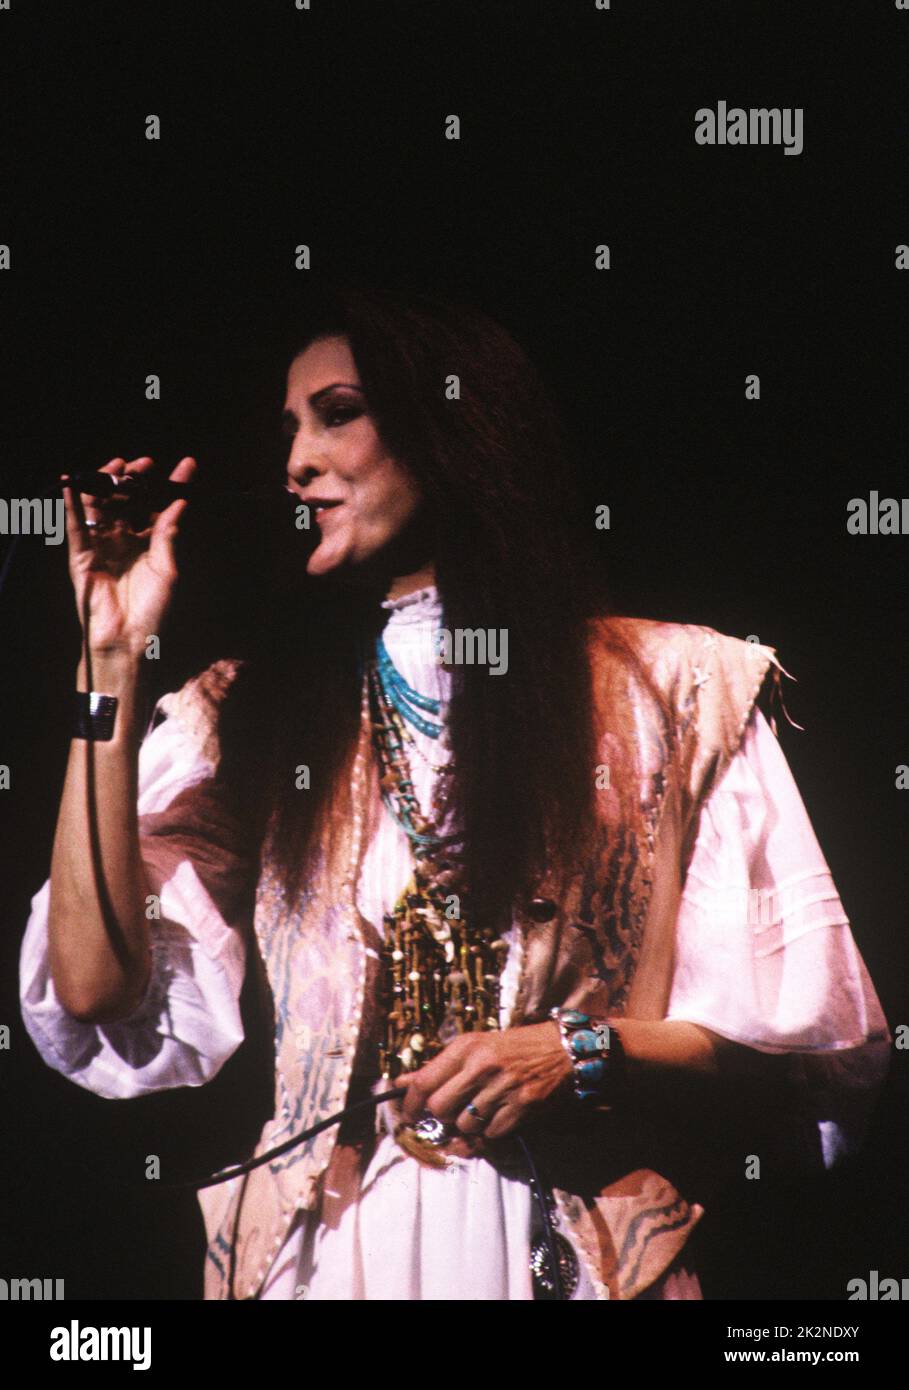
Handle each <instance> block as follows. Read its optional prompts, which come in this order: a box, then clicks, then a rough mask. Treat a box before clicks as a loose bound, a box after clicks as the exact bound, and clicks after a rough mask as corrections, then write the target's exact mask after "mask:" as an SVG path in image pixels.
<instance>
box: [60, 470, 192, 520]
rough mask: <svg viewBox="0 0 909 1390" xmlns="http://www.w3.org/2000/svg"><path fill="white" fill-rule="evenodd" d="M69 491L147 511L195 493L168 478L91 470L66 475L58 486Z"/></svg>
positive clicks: (185, 485) (185, 484) (188, 483)
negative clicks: (120, 501)
mask: <svg viewBox="0 0 909 1390" xmlns="http://www.w3.org/2000/svg"><path fill="white" fill-rule="evenodd" d="M64 485H65V486H67V487H71V488H73V489H74V490H75V491H76V492H83V493H85V495H86V496H87V497H96V498H99V497H118V498H122V499H124V500H127V499H128V500H132V501H136V502H138V501H141V502H142V503H143V504H144V505H145V506H146V507H151V508H152V510H157V508H158V505H160V506H161V507H166V506H167V505H168V503H170V502H173V501H175V500H176V498H178V497H192V495H193V493H194V492H196V491H197V489H196V487H195V486H194V484H193V483H191V482H186V483H173V482H171V480H170V479H169V478H161V477H156V476H155V475H153V474H148V473H123V474H121V475H120V476H119V477H118V476H117V475H116V474H114V473H97V472H95V471H93V470H91V469H89V470H86V471H83V472H79V473H68V474H66V476H65V477H64V478H63V479H61V481H60V484H59V486H61V487H63V486H64Z"/></svg>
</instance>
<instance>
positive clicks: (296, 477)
mask: <svg viewBox="0 0 909 1390" xmlns="http://www.w3.org/2000/svg"><path fill="white" fill-rule="evenodd" d="M321 471H322V470H321V469H319V468H318V467H317V466H316V465H315V464H312V463H290V464H288V467H287V476H288V477H289V478H290V479H292V481H293V482H295V483H296V484H297V485H298V486H299V487H307V486H308V485H309V484H310V483H311V482H312V481H313V479H314V478H318V476H319V473H320V472H321Z"/></svg>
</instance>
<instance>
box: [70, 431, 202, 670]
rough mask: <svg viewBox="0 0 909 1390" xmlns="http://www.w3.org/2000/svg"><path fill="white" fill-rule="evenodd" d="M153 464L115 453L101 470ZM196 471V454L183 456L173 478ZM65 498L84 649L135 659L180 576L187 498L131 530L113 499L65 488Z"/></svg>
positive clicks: (135, 470)
mask: <svg viewBox="0 0 909 1390" xmlns="http://www.w3.org/2000/svg"><path fill="white" fill-rule="evenodd" d="M151 467H152V460H151V459H150V458H148V457H142V458H137V459H134V460H133V461H132V462H131V463H127V462H126V460H125V459H122V458H115V459H111V461H110V463H107V464H105V465H104V467H103V468H102V469H100V470H99V471H100V472H102V473H115V474H118V475H119V474H122V473H144V472H146V471H147V470H148V469H149V468H151ZM195 470H196V463H195V460H194V459H192V458H184V459H181V460H180V462H179V463H178V464H177V466H176V468H175V469H174V470H173V472H172V473H171V474H170V480H171V481H172V482H175V483H184V482H187V481H188V480H189V479H190V478H191V477H192V476H193V474H194V472H195ZM64 476H65V475H64ZM63 497H64V502H65V506H66V534H67V544H68V549H69V573H70V578H71V579H72V582H73V589H74V590H75V596H76V608H77V611H78V614H79V621H80V622H81V624H82V633H83V644H84V649H85V650H87V651H88V652H90V653H93V654H97V655H101V654H103V655H111V654H117V655H126V656H129V657H131V658H134V659H135V658H137V657H140V656H142V655H144V653H145V651H146V649H147V642H148V638H149V637H150V636H155V635H157V634H159V633H160V630H161V624H162V621H163V619H164V615H165V613H166V611H167V609H168V607H169V605H170V601H171V598H172V595H173V590H174V586H175V584H176V581H177V564H176V557H175V554H174V541H175V539H176V536H177V532H178V530H179V521H180V517H181V516H182V514H183V511H184V510H185V508H186V506H187V502H186V499H185V498H177V499H176V500H175V501H173V502H171V503H170V505H169V506H167V507H165V508H164V510H163V511H161V512H158V513H152V515H151V518H150V524H149V525H148V526H147V527H146V528H145V529H144V530H142V531H133V530H132V528H131V527H130V526H129V525H128V524H127V522H126V521H125V520H124V519H123V517H122V504H121V506H120V507H118V506H117V504H116V502H111V501H110V500H106V501H105V500H101V499H99V498H93V497H89V496H88V495H87V494H81V493H77V492H76V491H75V490H74V489H72V488H69V487H66V486H64V487H63ZM118 512H119V513H120V514H119V515H118ZM88 522H97V523H98V525H97V526H94V527H93V526H89V525H88V524H87V523H88Z"/></svg>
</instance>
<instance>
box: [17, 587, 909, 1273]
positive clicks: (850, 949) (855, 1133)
mask: <svg viewBox="0 0 909 1390" xmlns="http://www.w3.org/2000/svg"><path fill="white" fill-rule="evenodd" d="M385 607H386V608H387V609H388V610H389V618H388V622H387V624H386V627H385V632H384V639H385V643H386V646H387V648H388V652H389V655H390V656H391V658H392V660H393V661H394V664H395V665H396V667H397V668H398V670H399V671H400V672H401V674H402V675H403V676H404V678H405V679H406V680H407V681H408V682H409V683H410V684H411V685H412V686H414V687H415V688H416V689H418V690H420V691H421V692H423V693H424V694H427V695H431V696H434V697H436V698H439V699H440V700H441V702H442V713H443V717H444V711H445V700H446V698H447V695H448V679H449V678H448V676H447V673H446V672H445V671H444V670H442V668H441V667H440V666H439V665H438V664H437V662H436V660H435V652H434V647H433V636H434V633H435V631H436V629H437V628H438V625H439V623H440V620H441V605H440V603H439V599H438V595H437V593H436V590H435V589H434V588H428V589H423V590H420V591H418V592H417V593H415V594H410V595H407V596H406V597H405V598H403V599H398V600H394V601H388V602H387V603H386V604H385ZM411 732H412V734H413V737H414V739H415V742H416V756H415V757H414V758H413V759H412V767H411V771H412V775H413V781H414V788H415V792H416V795H417V797H418V799H419V801H420V803H421V806H422V807H423V808H424V810H425V809H428V804H429V798H430V795H431V791H432V786H433V782H434V777H435V775H436V774H435V773H434V772H433V769H432V766H431V765H432V764H436V765H438V764H439V763H440V762H441V761H443V760H444V759H445V758H446V757H447V756H448V753H447V748H446V747H445V746H444V744H443V746H440V744H442V742H443V741H442V740H438V741H434V740H432V739H430V738H428V737H427V736H425V735H423V734H421V733H419V731H417V730H411ZM212 772H213V768H212V766H211V764H210V763H208V762H207V761H206V760H205V758H204V757H203V756H202V755H201V754H200V752H199V751H198V749H197V747H196V745H195V744H194V743H193V742H192V741H191V739H190V737H189V735H188V733H187V732H186V731H185V730H184V729H183V728H182V727H181V725H180V723H179V721H178V719H177V718H175V717H169V718H166V719H165V720H164V721H163V723H161V724H159V725H158V726H157V727H156V728H154V729H153V730H152V732H151V733H150V734H148V735H147V737H146V738H145V740H144V741H143V743H142V746H141V749H140V754H139V803H138V808H139V831H140V841H141V847H142V855H143V861H144V864H145V869H146V873H147V877H148V881H149V887H150V889H151V891H152V892H154V893H157V894H158V895H159V896H160V901H161V918H160V920H155V921H153V922H151V923H150V925H151V928H152V932H153V964H152V975H151V979H150V982H149V987H148V990H147V992H146V996H145V999H144V1001H143V1003H142V1005H141V1006H140V1007H139V1009H138V1010H137V1011H136V1012H135V1014H133V1015H132V1016H131V1017H130V1018H129V1019H126V1020H122V1021H119V1022H117V1023H107V1024H93V1023H85V1022H80V1021H79V1020H78V1019H75V1018H73V1017H71V1016H70V1015H69V1014H67V1013H66V1012H65V1011H64V1010H63V1009H62V1007H61V1006H60V1004H59V1002H58V1000H57V997H56V993H55V990H54V985H53V981H52V979H51V976H50V970H49V964H48V941H47V917H48V900H49V896H50V884H49V882H47V883H45V884H44V885H43V887H42V888H41V889H40V890H39V891H38V893H37V894H36V895H35V897H34V898H33V900H32V908H31V915H30V917H29V921H28V925H27V928H26V932H25V938H24V941H23V945H22V954H21V967H20V992H21V1002H22V1013H23V1018H24V1021H25V1026H26V1028H27V1029H28V1032H29V1034H30V1035H31V1037H32V1040H33V1041H34V1043H35V1046H36V1047H37V1049H38V1051H39V1053H40V1054H41V1056H42V1057H43V1058H44V1060H45V1061H46V1062H47V1063H48V1065H49V1066H51V1067H53V1068H54V1069H55V1070H57V1071H59V1072H62V1073H63V1075H65V1076H68V1077H69V1078H70V1079H71V1080H72V1081H74V1082H76V1083H77V1085H80V1086H84V1087H85V1088H86V1089H88V1090H90V1091H93V1092H95V1093H96V1094H98V1095H101V1096H106V1097H109V1098H112V1099H115V1098H125V1097H130V1096H136V1095H142V1094H145V1093H147V1092H150V1091H158V1090H165V1089H168V1088H171V1087H175V1086H200V1085H203V1084H204V1083H205V1082H206V1081H208V1080H210V1079H211V1077H213V1076H214V1075H215V1074H216V1073H217V1071H218V1070H219V1068H220V1067H221V1066H222V1065H223V1063H224V1062H225V1061H226V1060H227V1058H228V1057H229V1056H230V1055H231V1054H232V1053H233V1052H234V1051H235V1050H236V1048H237V1047H238V1046H239V1045H240V1043H241V1042H242V1041H243V1026H242V1022H241V1018H240V1007H239V998H240V990H241V986H242V983H243V976H244V970H245V963H246V951H245V945H244V935H243V931H242V927H241V924H240V923H238V922H235V921H232V920H231V919H230V913H229V912H228V910H227V909H226V908H224V907H222V906H219V901H218V899H219V892H218V872H217V870H218V863H219V858H218V856H219V849H218V840H217V836H216V835H215V836H213V837H212V842H209V841H208V840H207V839H206V837H205V826H206V824H207V822H203V824H202V834H201V836H200V835H199V833H198V830H197V833H196V834H195V835H193V834H191V833H187V834H184V835H181V833H180V829H179V824H178V826H177V827H176V828H174V827H173V826H172V825H170V826H168V822H167V816H166V812H167V809H168V807H169V806H171V804H172V803H173V802H174V800H175V798H176V797H177V796H179V795H180V794H181V793H184V792H186V791H187V790H188V789H189V788H194V787H195V788H198V790H199V793H200V794H204V784H205V783H206V782H207V781H208V779H209V778H210V777H211V775H212ZM162 827H163V830H162ZM203 861H204V862H203ZM411 868H412V864H411V857H410V849H409V845H408V842H407V838H406V836H405V834H404V832H403V831H402V830H401V829H400V828H399V827H398V826H397V824H396V823H395V822H394V820H393V819H392V817H391V816H390V815H389V814H388V812H387V811H385V812H384V813H383V815H382V817H381V820H380V822H379V825H378V828H377V830H376V832H375V834H374V837H373V839H372V841H371V843H370V845H369V847H368V849H367V853H366V855H365V858H364V862H363V866H362V871H361V875H360V880H359V884H358V891H357V900H358V908H359V911H360V913H361V915H362V917H363V919H364V922H365V924H366V928H367V931H368V932H369V933H370V935H371V937H372V940H371V941H369V942H368V943H367V950H368V952H369V953H370V956H371V959H372V962H373V968H374V970H376V969H377V967H378V959H379V957H378V951H379V946H380V942H381V929H382V916H383V913H385V912H387V911H390V910H391V909H392V907H393V906H394V903H395V901H396V899H397V896H398V894H399V893H400V891H401V889H402V888H403V887H404V885H405V884H406V882H407V881H408V879H409V877H410V873H411ZM515 931H517V927H513V928H512V932H515ZM516 955H517V953H516V952H515V951H512V952H510V954H509V958H508V961H507V963H506V967H505V971H504V974H503V977H502V990H501V1011H502V1021H503V1023H504V1021H505V1019H506V1018H507V1014H508V1011H509V1010H510V1007H511V1004H512V1001H513V995H514V989H515V985H516V978H515V977H516V973H517V970H516V967H517V960H516ZM667 1016H668V1017H669V1018H676V1019H687V1020H688V1021H690V1022H693V1023H698V1024H702V1025H703V1026H704V1027H707V1028H709V1029H711V1030H712V1031H713V1032H715V1033H718V1034H720V1035H721V1036H723V1037H726V1038H729V1039H732V1040H734V1041H737V1042H741V1043H745V1044H748V1045H749V1046H751V1047H755V1048H757V1049H759V1050H763V1051H768V1052H791V1053H797V1054H800V1056H801V1057H802V1058H803V1062H802V1065H803V1066H804V1069H805V1071H806V1073H808V1072H810V1073H811V1076H810V1078H809V1079H810V1081H811V1095H812V1096H813V1097H814V1101H815V1105H816V1107H817V1109H816V1115H815V1119H816V1122H817V1124H818V1126H819V1130H820V1136H821V1144H822V1150H823V1155H824V1161H825V1163H827V1164H828V1166H829V1165H831V1164H832V1163H833V1162H834V1161H835V1160H836V1158H837V1157H838V1156H839V1155H840V1154H841V1153H842V1152H844V1151H847V1150H848V1149H849V1148H850V1147H852V1146H854V1145H856V1144H857V1143H858V1142H860V1139H861V1135H862V1128H863V1124H864V1122H865V1118H866V1117H865V1110H866V1106H867V1102H868V1099H869V1097H871V1096H872V1095H873V1094H874V1090H875V1088H876V1086H877V1084H878V1083H879V1081H880V1079H881V1077H882V1075H883V1071H884V1069H885V1068H886V1064H887V1055H888V1042H889V1035H888V1031H887V1025H886V1021H885V1019H884V1016H883V1014H882V1011H881V1007H880V1004H879V1002H878V999H877V996H876V994H875V991H874V988H873V986H872V984H871V981H870V979H869V977H868V973H867V971H866V969H865V966H864V963H863V961H862V958H861V956H860V954H859V952H858V949H857V947H856V945H855V941H854V939H853V936H852V932H851V930H850V927H849V923H848V920H847V918H846V915H845V913H844V911H843V907H842V904H841V903H840V900H839V897H838V895H837V892H836V889H835V887H834V884H833V880H832V878H831V875H830V871H829V869H828V867H827V864H826V862H825V860H824V857H823V855H822V853H821V850H820V848H819V846H818V843H817V839H816V837H815V835H814V832H813V830H812V827H811V823H810V820H809V818H808V815H807V812H806V810H805V807H804V804H803V802H802V800H801V797H800V795H799V792H798V789H797V787H796V785H795V781H794V779H793V777H792V774H791V772H790V770H789V767H788V764H787V763H786V760H785V758H784V756H783V753H782V751H781V749H780V747H779V745H778V743H777V741H776V739H775V737H774V735H773V734H772V732H771V731H770V729H769V727H768V725H767V722H766V720H765V719H764V717H763V715H762V714H761V713H760V711H759V710H757V709H756V708H755V710H754V711H753V712H752V715H751V717H750V720H749V722H748V725H747V727H746V730H745V735H744V738H743V740H742V744H741V746H740V749H739V751H738V753H737V754H736V756H735V757H734V758H733V760H732V761H731V763H730V765H729V767H728V769H727V770H726V773H725V774H724V776H723V777H722V779H721V780H720V782H719V783H718V785H717V786H716V787H715V788H714V789H713V791H712V792H711V794H710V796H709V797H708V799H707V801H706V802H705V804H704V807H703V808H702V813H701V818H700V822H699V828H698V835H697V840H696V843H695V847H694V851H693V855H692V858H691V861H690V865H689V869H688V873H687V878H686V882H685V888H684V892H683V895H682V902H681V907H680V911H679V917H678V926H677V956H676V965H675V973H674V977H673V984H672V991H671V997H670V1001H669V1008H668V1015H667ZM371 1023H372V1026H375V1023H376V1015H375V1014H373V1016H372V1020H371ZM371 1023H370V1017H369V1015H368V1014H367V1016H366V1019H365V1021H364V1026H366V1027H369V1026H371ZM530 1216H531V1212H530V1197H529V1191H528V1188H527V1186H526V1184H525V1183H524V1182H521V1181H519V1180H516V1179H510V1178H507V1177H505V1176H503V1175H501V1174H500V1173H499V1172H498V1171H497V1170H496V1169H495V1168H493V1167H492V1165H490V1164H488V1163H486V1162H485V1161H484V1160H483V1159H477V1158H473V1159H464V1160H456V1161H454V1162H453V1163H452V1164H451V1166H450V1167H448V1168H446V1169H432V1168H428V1167H426V1166H424V1165H422V1164H420V1163H418V1162H417V1161H416V1160H415V1159H413V1158H410V1157H409V1156H407V1155H406V1154H405V1153H404V1152H403V1151H402V1150H401V1149H400V1148H399V1147H398V1145H397V1144H396V1143H395V1141H394V1139H393V1138H392V1137H391V1135H390V1134H384V1135H382V1136H381V1137H380V1139H379V1141H378V1143H377V1145H376V1149H375V1152H374V1154H373V1157H372V1159H371V1161H370V1163H369V1166H368V1168H367V1171H366V1173H365V1175H364V1178H363V1181H362V1184H361V1190H360V1196H359V1200H358V1201H356V1202H355V1203H353V1204H351V1205H348V1206H347V1207H346V1208H344V1209H343V1211H342V1213H341V1215H340V1218H339V1219H335V1220H334V1224H320V1223H319V1221H318V1219H317V1217H316V1216H315V1215H314V1214H312V1213H305V1212H301V1213H300V1214H299V1216H298V1219H297V1222H296V1224H295V1226H294V1228H293V1229H292V1231H291V1233H290V1235H289V1237H288V1240H287V1242H286V1243H285V1245H284V1247H283V1249H282V1251H281V1253H280V1254H279V1256H278V1259H277V1261H276V1262H275V1265H274V1267H273V1269H272V1271H271V1273H270V1275H269V1278H268V1281H267V1283H266V1286H265V1288H264V1290H263V1293H262V1297H263V1298H278V1299H288V1298H295V1297H306V1298H310V1299H342V1300H347V1299H402V1300H418V1299H458V1300H461V1299H478V1300H521V1299H530V1298H532V1296H533V1294H532V1287H531V1280H530V1274H529V1269H528V1235H529V1230H530ZM654 1292H655V1296H658V1297H668V1298H686V1297H687V1298H691V1297H694V1298H697V1297H699V1296H700V1293H699V1289H698V1285H697V1281H696V1279H692V1278H691V1277H690V1276H688V1277H687V1278H686V1276H684V1275H681V1276H680V1275H679V1274H678V1273H675V1274H672V1275H670V1276H668V1277H667V1278H666V1279H664V1280H661V1281H659V1285H658V1286H655V1291H654ZM592 1297H593V1291H592V1289H591V1288H590V1285H589V1283H588V1281H587V1280H586V1277H584V1276H583V1275H582V1279H581V1283H580V1285H579V1287H578V1289H577V1291H576V1294H575V1298H579V1299H589V1298H592Z"/></svg>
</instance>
